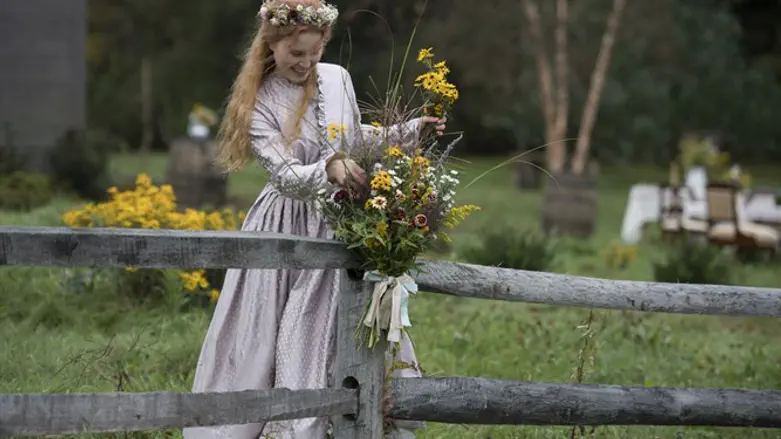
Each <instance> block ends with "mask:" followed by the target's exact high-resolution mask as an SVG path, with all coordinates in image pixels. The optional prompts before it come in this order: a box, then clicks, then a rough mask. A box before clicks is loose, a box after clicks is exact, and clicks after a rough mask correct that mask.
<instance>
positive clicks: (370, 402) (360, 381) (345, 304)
mask: <svg viewBox="0 0 781 439" xmlns="http://www.w3.org/2000/svg"><path fill="white" fill-rule="evenodd" d="M340 285H341V292H340V298H339V310H338V315H337V322H338V323H337V328H336V364H335V367H334V376H333V382H334V385H335V386H336V387H341V386H347V387H353V388H354V385H355V384H357V385H358V388H359V396H358V412H357V416H349V417H348V416H333V417H332V418H331V421H332V422H333V426H334V439H382V438H383V412H382V405H381V400H382V394H383V391H384V383H385V351H386V349H387V342H385V341H384V340H383V341H381V342H380V343H379V344H378V345H376V346H374V347H373V348H372V349H371V350H370V349H368V348H367V347H366V343H365V342H364V341H363V340H364V339H363V338H362V337H360V338H356V336H355V328H357V327H358V325H359V323H360V320H361V316H362V315H363V313H364V311H365V310H366V306H367V305H368V303H369V300H370V299H371V294H372V285H371V284H370V283H368V282H363V281H360V280H354V279H353V278H351V276H350V275H349V274H348V270H342V277H341V284H340Z"/></svg>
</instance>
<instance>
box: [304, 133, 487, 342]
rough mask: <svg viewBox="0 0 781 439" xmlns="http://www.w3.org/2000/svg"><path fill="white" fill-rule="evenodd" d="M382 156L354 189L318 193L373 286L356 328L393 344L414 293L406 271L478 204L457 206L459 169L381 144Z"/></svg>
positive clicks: (337, 233)
mask: <svg viewBox="0 0 781 439" xmlns="http://www.w3.org/2000/svg"><path fill="white" fill-rule="evenodd" d="M380 151H381V153H382V154H381V156H380V157H379V158H378V159H377V160H376V161H375V162H374V163H373V164H372V165H371V167H369V168H368V169H367V177H368V179H367V186H366V187H365V190H363V191H360V192H359V193H351V191H350V190H348V189H344V188H338V189H337V190H335V191H334V192H331V193H328V192H327V191H321V193H320V199H319V201H320V205H321V206H322V213H323V215H324V217H325V218H326V219H327V221H328V222H329V223H330V224H331V225H332V227H333V229H334V233H335V236H336V238H337V239H339V240H341V241H342V242H344V243H345V244H346V245H347V248H348V249H349V250H350V251H352V252H353V253H354V254H356V255H357V256H358V258H359V259H360V260H361V261H362V262H363V267H362V268H363V269H364V270H366V272H367V275H366V277H365V278H366V279H367V280H369V281H372V282H374V283H375V288H374V293H373V296H372V300H371V302H370V304H369V306H368V308H367V310H366V313H365V315H364V317H363V319H362V325H360V326H359V328H357V331H356V332H357V334H359V335H362V336H363V337H365V338H366V342H367V345H368V346H369V347H370V348H371V347H373V346H375V345H376V344H377V343H378V342H379V340H380V337H381V336H382V335H383V334H387V339H388V340H389V341H391V342H399V341H400V339H401V334H402V332H403V331H405V330H406V328H408V327H409V326H411V324H410V322H409V315H408V311H407V304H408V298H409V295H410V294H414V293H415V292H416V291H417V287H416V286H415V283H414V281H413V280H412V278H411V277H410V276H409V274H408V273H409V272H410V271H412V270H413V269H418V268H419V264H418V262H417V259H418V257H419V256H420V255H421V254H422V253H424V252H425V251H426V250H427V249H428V247H429V246H430V245H431V243H432V242H433V241H434V240H437V239H444V240H448V241H449V236H448V235H447V231H448V230H449V229H452V228H454V227H455V226H456V225H457V224H458V223H459V222H461V221H462V220H463V219H464V218H466V216H467V215H469V214H470V213H472V212H474V211H476V210H478V207H477V206H473V205H464V206H457V205H456V204H455V199H454V197H455V195H456V186H457V184H458V183H459V180H458V172H457V171H454V170H450V169H448V168H447V167H446V166H445V165H444V164H442V163H440V162H437V161H434V162H432V160H430V159H429V158H427V157H425V156H424V155H423V154H422V152H421V149H420V148H417V149H415V150H412V151H409V150H407V151H405V150H404V149H402V148H401V147H400V146H399V145H393V144H388V143H382V144H381V145H380Z"/></svg>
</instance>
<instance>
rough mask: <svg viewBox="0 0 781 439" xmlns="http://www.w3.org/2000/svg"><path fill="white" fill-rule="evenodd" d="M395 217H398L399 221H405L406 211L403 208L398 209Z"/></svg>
mask: <svg viewBox="0 0 781 439" xmlns="http://www.w3.org/2000/svg"><path fill="white" fill-rule="evenodd" d="M396 215H398V217H399V219H400V220H402V221H403V220H405V219H407V211H406V210H404V208H403V207H399V209H398V210H397V211H396Z"/></svg>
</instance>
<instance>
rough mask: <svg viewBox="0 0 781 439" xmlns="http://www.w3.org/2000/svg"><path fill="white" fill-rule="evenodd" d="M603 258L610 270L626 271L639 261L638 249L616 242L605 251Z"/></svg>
mask: <svg viewBox="0 0 781 439" xmlns="http://www.w3.org/2000/svg"><path fill="white" fill-rule="evenodd" d="M603 257H604V259H605V265H607V267H608V268H611V269H613V268H617V269H619V270H625V269H626V268H627V267H629V265H630V264H631V263H632V262H634V261H635V259H637V247H635V246H633V245H623V244H621V243H617V242H614V243H613V244H611V245H610V246H609V247H608V248H606V249H605V252H604V255H603Z"/></svg>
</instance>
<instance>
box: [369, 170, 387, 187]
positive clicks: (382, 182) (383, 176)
mask: <svg viewBox="0 0 781 439" xmlns="http://www.w3.org/2000/svg"><path fill="white" fill-rule="evenodd" d="M392 180H393V179H392V178H391V175H390V174H389V173H388V171H378V172H377V173H376V174H374V177H372V181H371V182H370V183H369V184H370V186H371V188H372V189H374V190H384V191H389V190H391V188H392V185H391V183H392Z"/></svg>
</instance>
